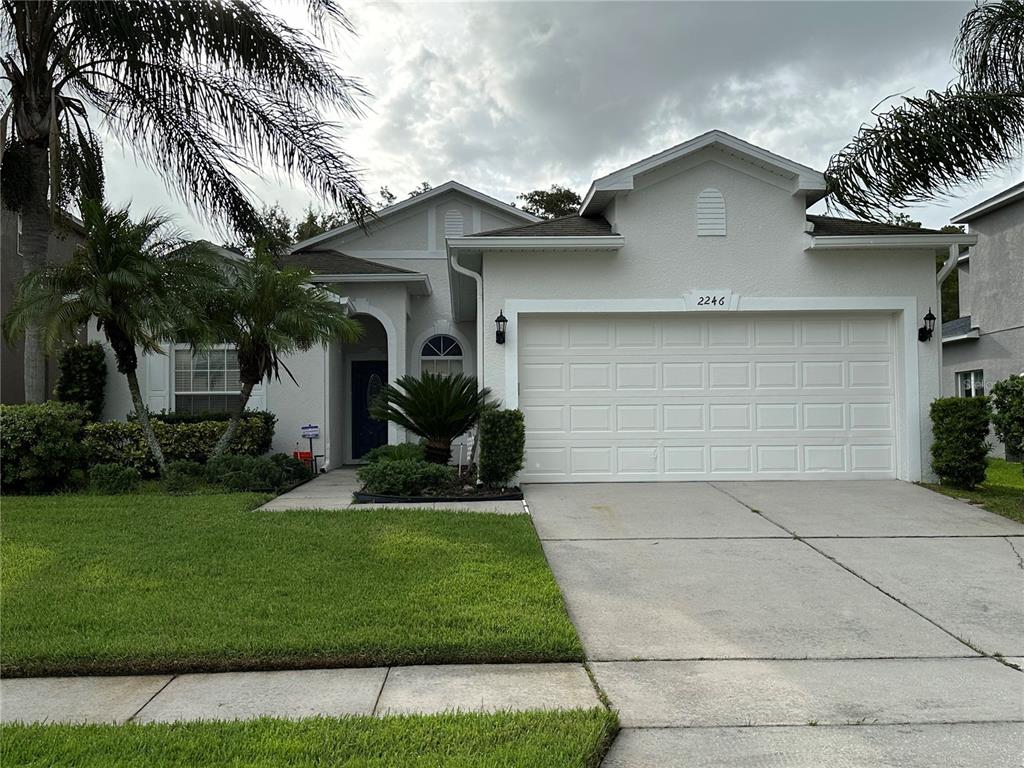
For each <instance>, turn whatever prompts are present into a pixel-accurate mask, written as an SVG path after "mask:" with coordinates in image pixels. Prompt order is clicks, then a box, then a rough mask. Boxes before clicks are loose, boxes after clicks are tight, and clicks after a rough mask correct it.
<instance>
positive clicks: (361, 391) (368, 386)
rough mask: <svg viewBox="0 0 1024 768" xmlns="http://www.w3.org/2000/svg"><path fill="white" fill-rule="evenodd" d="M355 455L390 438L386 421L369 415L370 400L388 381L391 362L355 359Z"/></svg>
mask: <svg viewBox="0 0 1024 768" xmlns="http://www.w3.org/2000/svg"><path fill="white" fill-rule="evenodd" d="M351 381H352V421H351V423H352V458H353V459H360V458H362V457H363V455H365V454H366V452H367V451H369V450H372V449H373V448H376V447H377V446H379V445H384V444H385V443H387V441H388V425H387V422H384V421H377V420H376V419H374V418H371V416H370V403H371V402H373V399H374V398H375V397H376V396H377V395H378V394H379V393H380V391H381V390H382V389H384V387H385V386H386V385H387V381H388V364H387V362H385V361H384V360H353V361H352V378H351Z"/></svg>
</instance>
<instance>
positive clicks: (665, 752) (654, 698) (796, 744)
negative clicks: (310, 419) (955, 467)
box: [526, 481, 1024, 768]
mask: <svg viewBox="0 0 1024 768" xmlns="http://www.w3.org/2000/svg"><path fill="white" fill-rule="evenodd" d="M526 499H527V502H528V503H529V505H530V510H531V512H532V513H533V515H534V520H535V523H536V526H537V530H538V532H539V534H540V537H541V539H542V540H543V543H544V549H545V551H546V553H547V556H548V560H549V561H550V563H551V567H552V569H553V571H554V573H555V577H556V578H557V579H558V582H559V584H560V585H561V587H562V591H563V593H564V595H565V600H566V604H567V605H568V608H569V613H570V615H571V616H572V619H573V621H574V622H575V623H576V627H577V628H578V630H579V632H580V636H581V638H582V640H583V644H584V646H585V647H586V649H587V654H588V656H589V657H590V659H591V668H592V670H593V673H594V676H595V678H596V680H597V682H598V684H599V685H600V686H601V687H602V688H603V690H604V691H605V693H606V694H607V695H608V697H609V698H610V699H611V702H612V705H613V706H614V707H616V708H617V709H618V710H619V713H620V717H621V719H622V724H623V727H624V730H623V732H622V734H621V735H620V736H619V738H618V739H617V741H616V744H615V746H614V747H613V749H612V752H611V754H610V755H609V757H608V759H607V760H606V762H605V765H606V766H615V767H619V766H661V767H663V766H686V767H687V768H693V767H696V766H748V765H749V766H754V765H756V766H787V768H790V767H792V766H799V767H801V768H803V767H806V768H812V767H813V768H823V767H825V766H838V765H842V766H853V765H856V766H882V765H886V766H889V765H892V766H922V767H923V766H934V765H943V766H964V767H968V766H970V767H974V766H977V768H997V767H999V766H1007V767H1008V768H1009V767H1010V766H1012V767H1013V768H1019V766H1021V765H1022V764H1024V672H1021V671H1020V670H1019V669H1017V668H1015V667H1014V666H1010V665H1011V664H1017V665H1021V664H1024V525H1020V524H1018V523H1015V522H1012V521H1010V520H1007V519H1005V518H1002V517H999V516H997V515H993V514H990V513H988V512H985V511H983V510H980V509H977V508H975V507H972V506H969V505H967V504H963V503H961V502H957V501H954V500H952V499H948V498H946V497H944V496H940V495H938V494H934V493H932V492H931V491H928V490H926V489H923V488H919V487H917V486H913V485H909V484H906V483H900V482H896V481H878V482H870V481H861V482H841V481H840V482H793V483H789V482H752V483H713V484H712V483H651V484H612V483H609V484H593V485H531V486H527V488H526ZM993 656H999V657H1001V658H1004V659H1005V663H1004V662H1003V661H1000V660H998V659H996V658H992V657H993Z"/></svg>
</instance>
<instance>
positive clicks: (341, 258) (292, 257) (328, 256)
mask: <svg viewBox="0 0 1024 768" xmlns="http://www.w3.org/2000/svg"><path fill="white" fill-rule="evenodd" d="M284 265H285V266H296V267H304V268H306V269H308V270H309V271H310V272H312V273H314V274H317V275H405V274H408V275H413V274H416V273H415V272H412V271H411V270H408V269H401V268H399V267H391V266H388V265H387V264H378V263H377V262H375V261H367V260H366V259H359V258H356V257H355V256H349V255H348V254H347V253H342V252H341V251H330V250H322V251H299V252H298V253H290V254H288V255H287V256H285V257H284Z"/></svg>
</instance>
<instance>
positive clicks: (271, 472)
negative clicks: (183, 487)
mask: <svg viewBox="0 0 1024 768" xmlns="http://www.w3.org/2000/svg"><path fill="white" fill-rule="evenodd" d="M206 481H207V482H209V483H213V484H217V485H222V486H224V487H225V488H228V489H230V490H232V491H275V490H277V489H278V488H280V487H281V485H282V484H283V483H284V472H283V471H282V470H281V468H280V467H279V466H278V465H277V464H275V463H274V462H273V461H271V460H270V459H268V458H265V457H263V456H239V455H236V454H225V455H223V456H217V457H215V458H213V459H210V461H209V463H208V464H207V465H206Z"/></svg>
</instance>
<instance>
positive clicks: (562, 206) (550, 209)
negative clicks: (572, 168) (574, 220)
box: [516, 184, 583, 219]
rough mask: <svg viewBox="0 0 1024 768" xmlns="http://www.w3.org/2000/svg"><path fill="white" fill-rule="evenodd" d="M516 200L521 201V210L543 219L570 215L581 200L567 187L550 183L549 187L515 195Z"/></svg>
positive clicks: (575, 210)
mask: <svg viewBox="0 0 1024 768" xmlns="http://www.w3.org/2000/svg"><path fill="white" fill-rule="evenodd" d="M516 200H522V201H523V210H524V211H526V212H527V213H532V214H533V215H534V216H540V217H541V218H544V219H554V218H557V217H559V216H571V215H572V214H574V213H576V212H577V211H578V210H579V209H580V206H581V205H582V204H583V200H581V199H580V196H579V195H577V194H576V193H575V192H573V191H572V190H571V189H569V188H568V187H562V186H559V185H558V184H552V185H551V189H535V190H533V191H532V192H523V194H521V195H516Z"/></svg>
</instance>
